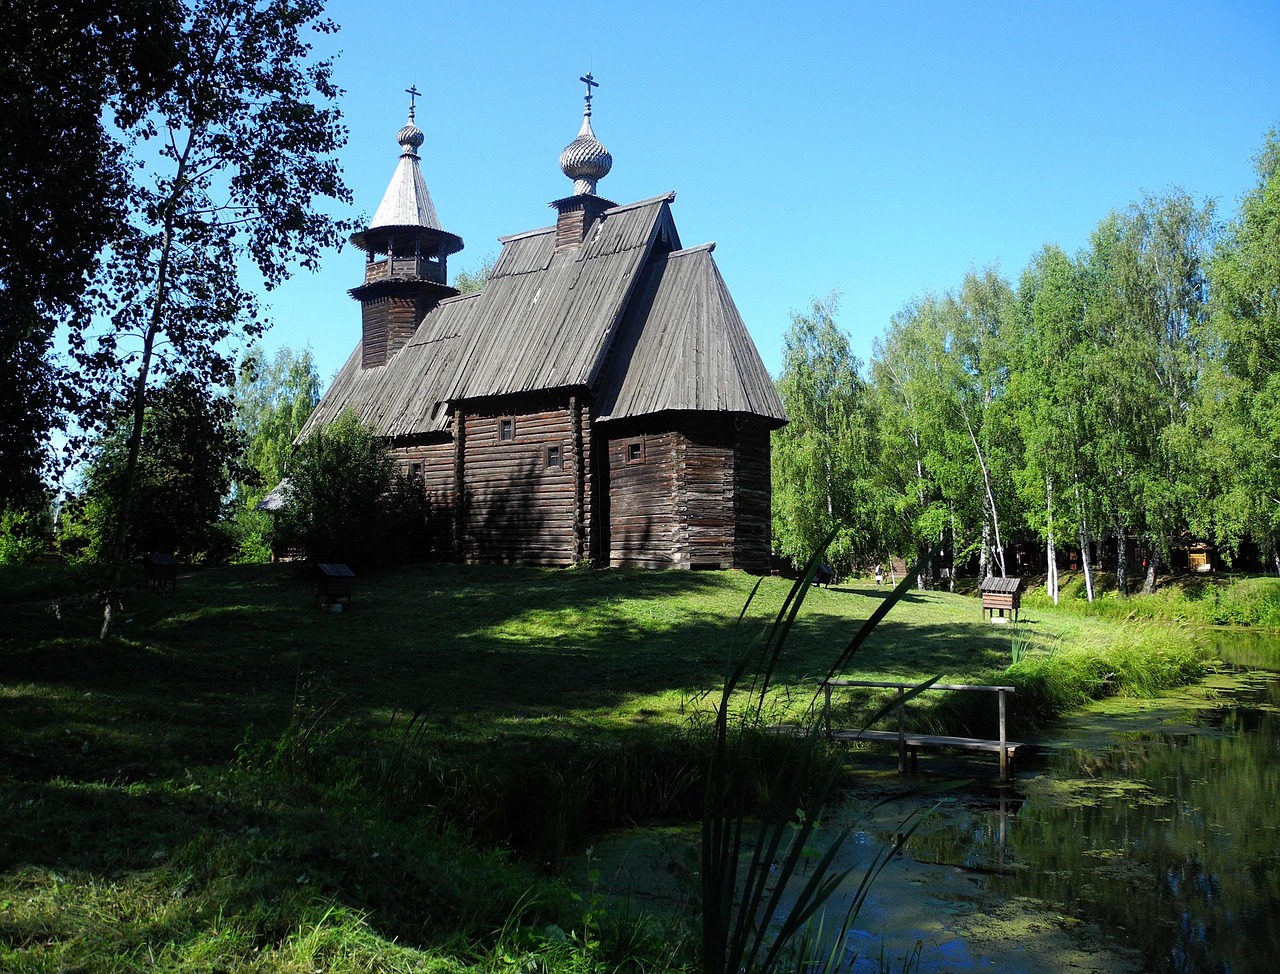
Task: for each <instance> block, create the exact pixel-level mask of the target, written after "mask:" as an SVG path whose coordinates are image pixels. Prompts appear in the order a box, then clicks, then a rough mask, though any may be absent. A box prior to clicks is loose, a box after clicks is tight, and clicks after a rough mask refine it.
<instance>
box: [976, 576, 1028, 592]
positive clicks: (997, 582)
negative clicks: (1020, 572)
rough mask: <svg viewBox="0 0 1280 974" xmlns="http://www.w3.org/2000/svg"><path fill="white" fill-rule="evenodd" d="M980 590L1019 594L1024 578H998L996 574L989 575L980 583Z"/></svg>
mask: <svg viewBox="0 0 1280 974" xmlns="http://www.w3.org/2000/svg"><path fill="white" fill-rule="evenodd" d="M978 590H979V591H982V592H996V593H1000V594H1017V593H1018V592H1020V591H1022V579H1020V578H1013V577H1012V576H1010V577H1008V578H997V577H996V576H994V575H988V576H987V577H986V578H984V579H983V580H982V581H981V582H980V583H978Z"/></svg>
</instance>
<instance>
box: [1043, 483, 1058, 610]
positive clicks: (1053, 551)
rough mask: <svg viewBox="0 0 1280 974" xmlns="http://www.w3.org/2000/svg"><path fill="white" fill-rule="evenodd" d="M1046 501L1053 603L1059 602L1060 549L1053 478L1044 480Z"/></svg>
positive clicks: (1049, 585)
mask: <svg viewBox="0 0 1280 974" xmlns="http://www.w3.org/2000/svg"><path fill="white" fill-rule="evenodd" d="M1044 503H1045V535H1046V537H1045V551H1044V556H1045V586H1046V588H1047V589H1048V593H1049V598H1051V599H1053V604H1054V605H1057V604H1058V551H1057V547H1056V545H1055V544H1054V537H1053V478H1052V477H1048V478H1046V479H1045V482H1044Z"/></svg>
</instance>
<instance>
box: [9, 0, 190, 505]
mask: <svg viewBox="0 0 1280 974" xmlns="http://www.w3.org/2000/svg"><path fill="white" fill-rule="evenodd" d="M180 20H181V16H180V5H179V4H178V3H177V2H176V0H115V2H113V3H110V4H103V3H98V2H96V0H57V2H54V3H48V2H44V0H7V2H6V3H5V4H4V8H3V21H4V28H5V29H4V31H3V38H2V39H0V104H3V105H4V106H5V110H4V112H3V113H0V145H2V146H4V149H3V151H0V185H3V186H4V187H5V189H4V206H3V207H0V506H4V505H7V504H10V503H13V502H15V501H16V502H22V503H26V502H27V501H28V499H29V498H30V497H31V496H32V495H33V494H34V493H36V492H38V491H39V489H40V487H41V481H42V474H43V475H46V476H47V475H49V474H55V473H58V472H60V471H59V469H58V468H59V467H60V464H59V463H58V460H59V458H57V457H55V455H54V454H53V451H52V447H51V443H50V438H51V434H52V433H54V432H55V431H59V430H65V429H66V428H67V414H68V412H69V411H71V412H74V411H75V410H76V409H77V408H78V406H79V404H80V393H81V392H82V390H81V389H80V388H79V387H78V386H77V384H76V383H74V382H73V381H71V377H70V376H69V375H68V374H67V370H66V368H65V367H64V365H63V364H62V363H60V362H59V361H58V360H57V358H56V357H55V356H54V354H53V336H54V332H55V328H56V327H57V326H59V325H65V323H67V322H69V321H77V322H78V321H79V320H80V319H81V318H82V316H83V314H84V312H85V308H86V306H87V304H88V303H89V301H90V293H89V291H88V284H89V282H90V281H91V279H92V277H93V275H94V273H95V271H96V269H97V266H98V262H99V259H100V256H101V253H102V249H103V247H104V246H105V245H106V244H107V243H108V242H109V241H111V240H113V239H117V238H118V237H119V236H121V235H122V234H123V233H125V232H126V222H127V210H128V206H127V204H128V195H129V186H128V171H127V169H126V167H125V160H124V147H123V146H122V145H121V144H120V143H119V141H117V139H116V138H115V136H114V134H113V131H111V130H109V122H110V120H111V119H112V112H111V111H110V109H109V106H110V105H111V104H112V102H113V100H114V98H115V96H116V95H118V94H120V93H123V92H130V93H132V94H134V96H135V97H137V98H139V99H142V100H145V99H147V98H150V97H154V96H155V95H156V94H157V93H158V92H160V91H162V90H164V89H165V88H167V87H169V86H170V85H172V84H173V83H174V82H175V80H176V78H177V75H176V73H175V71H174V68H175V62H176V57H175V46H176V42H177V37H178V32H179V23H180ZM90 214H91V216H90Z"/></svg>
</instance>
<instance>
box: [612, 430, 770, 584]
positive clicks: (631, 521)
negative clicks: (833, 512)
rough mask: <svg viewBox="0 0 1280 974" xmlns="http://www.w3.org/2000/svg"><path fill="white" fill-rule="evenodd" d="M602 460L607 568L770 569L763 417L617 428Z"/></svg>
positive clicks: (766, 445)
mask: <svg viewBox="0 0 1280 974" xmlns="http://www.w3.org/2000/svg"><path fill="white" fill-rule="evenodd" d="M636 446H639V448H640V450H641V456H642V458H643V459H641V460H634V459H632V458H631V453H632V450H633V449H634V448H635V447H636ZM607 457H608V470H607V477H608V495H609V515H608V522H609V523H608V527H609V544H608V563H609V564H610V565H612V566H615V567H623V566H629V567H636V568H742V569H746V570H749V571H765V570H767V568H768V564H769V484H770V481H769V429H768V427H767V425H766V424H765V423H763V422H761V421H754V422H753V421H751V420H749V419H746V418H744V417H737V418H736V419H735V418H734V417H727V416H721V417H719V418H718V419H714V420H713V419H708V418H705V417H698V416H685V417H683V421H682V422H681V423H680V425H679V426H678V427H677V428H672V429H666V430H657V431H643V432H642V431H640V430H634V431H631V432H619V433H618V434H617V435H614V436H612V437H611V438H610V439H608V441H607Z"/></svg>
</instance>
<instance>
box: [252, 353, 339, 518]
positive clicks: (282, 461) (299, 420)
mask: <svg viewBox="0 0 1280 974" xmlns="http://www.w3.org/2000/svg"><path fill="white" fill-rule="evenodd" d="M233 398H234V399H235V403H236V425H237V426H238V427H239V428H240V430H241V431H243V433H244V435H245V437H246V439H247V440H248V444H249V445H248V448H247V450H246V453H245V462H246V465H247V466H249V467H251V468H252V469H253V470H254V471H255V472H256V473H257V477H256V482H255V483H250V482H248V481H246V482H245V483H242V484H239V485H237V493H238V494H239V495H240V497H241V498H242V499H243V501H244V502H245V503H249V504H251V503H256V502H257V501H259V500H261V499H262V497H263V496H265V495H266V494H267V492H268V491H270V490H272V489H273V488H274V487H276V485H278V484H279V483H280V481H281V480H282V479H283V478H284V477H285V475H286V474H287V473H288V469H289V460H290V458H291V457H292V455H293V441H294V440H295V439H297V436H298V434H299V433H300V432H302V427H303V424H304V423H306V421H307V417H308V416H310V415H311V411H312V410H313V409H315V407H316V403H318V402H319V401H320V374H319V372H317V371H316V363H315V357H314V356H313V355H312V354H311V349H309V348H307V349H303V350H302V351H300V352H298V351H295V350H294V349H292V348H290V347H289V346H287V345H286V346H284V347H283V348H281V349H280V350H279V351H278V352H276V354H275V357H274V358H273V359H271V360H270V361H268V360H267V357H266V355H265V353H264V352H263V351H262V349H261V347H260V346H257V345H255V346H254V347H253V348H251V349H250V350H249V351H248V352H247V353H245V356H244V359H243V360H242V361H241V363H240V372H239V375H238V376H237V378H236V386H235V391H234V394H233Z"/></svg>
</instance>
